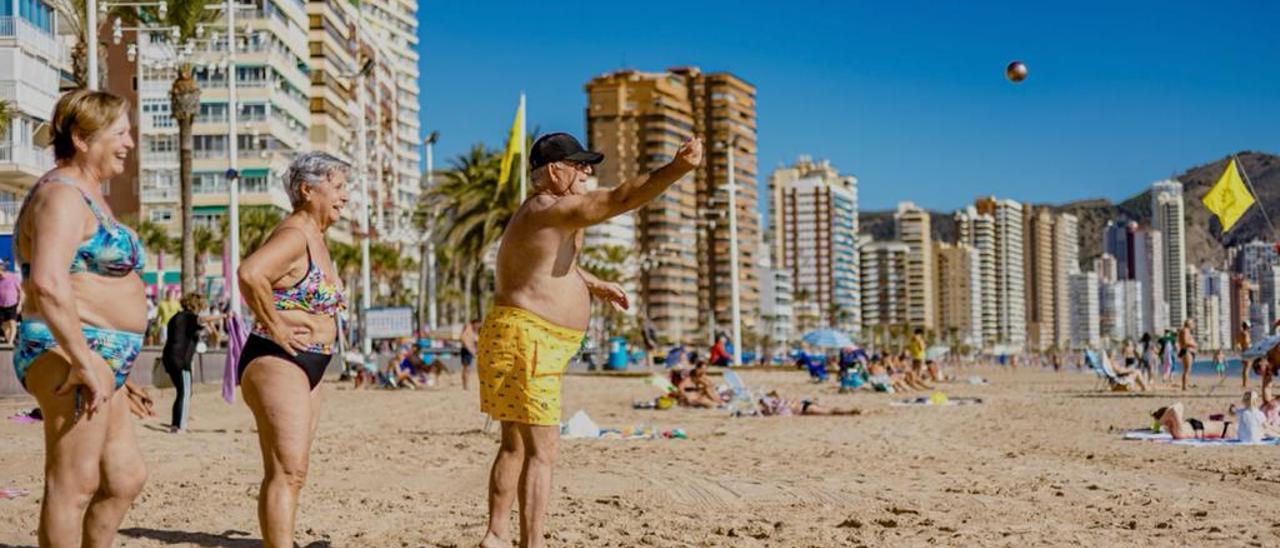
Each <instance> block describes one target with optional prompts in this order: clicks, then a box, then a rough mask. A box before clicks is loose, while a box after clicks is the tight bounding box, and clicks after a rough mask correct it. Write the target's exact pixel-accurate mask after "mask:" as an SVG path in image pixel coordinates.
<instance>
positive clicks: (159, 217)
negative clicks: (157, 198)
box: [151, 209, 173, 223]
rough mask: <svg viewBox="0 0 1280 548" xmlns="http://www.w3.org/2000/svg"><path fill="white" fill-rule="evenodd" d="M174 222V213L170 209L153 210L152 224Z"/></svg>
mask: <svg viewBox="0 0 1280 548" xmlns="http://www.w3.org/2000/svg"><path fill="white" fill-rule="evenodd" d="M172 221H173V211H172V210H168V209H153V210H151V222H153V223H169V222H172Z"/></svg>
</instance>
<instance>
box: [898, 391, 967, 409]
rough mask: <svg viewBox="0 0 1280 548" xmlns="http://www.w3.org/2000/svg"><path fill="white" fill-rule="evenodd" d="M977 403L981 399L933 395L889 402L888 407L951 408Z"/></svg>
mask: <svg viewBox="0 0 1280 548" xmlns="http://www.w3.org/2000/svg"><path fill="white" fill-rule="evenodd" d="M979 403H982V398H948V397H946V396H945V395H943V396H942V397H938V394H934V395H932V396H920V397H918V398H908V399H905V400H894V401H891V402H889V405H892V406H895V407H904V406H914V405H924V406H939V407H951V406H956V405H973V404H979Z"/></svg>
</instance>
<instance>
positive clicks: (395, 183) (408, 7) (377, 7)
mask: <svg viewBox="0 0 1280 548" xmlns="http://www.w3.org/2000/svg"><path fill="white" fill-rule="evenodd" d="M309 1H310V2H311V3H315V2H318V1H320V0H309ZM325 3H328V2H325ZM354 4H355V5H356V6H359V9H360V12H361V15H362V16H363V17H362V22H363V26H362V28H365V29H368V34H369V36H370V40H369V41H370V42H372V43H374V44H376V45H377V47H378V50H379V55H380V57H381V59H380V61H385V62H383V65H384V66H386V67H387V68H388V69H389V70H388V71H387V73H386V74H385V76H384V77H383V81H381V82H378V85H376V87H375V94H374V96H373V99H374V100H376V101H377V102H378V103H380V104H381V105H382V106H381V108H380V109H379V111H378V112H379V114H380V116H379V117H378V118H376V121H377V123H378V127H379V128H382V131H381V132H379V133H380V134H381V135H383V136H384V137H385V140H384V143H385V144H384V145H383V146H384V148H382V149H379V150H378V151H377V153H378V157H377V158H376V161H377V164H378V165H377V168H378V175H379V179H378V183H379V184H378V185H377V186H376V188H375V190H374V194H375V196H374V199H375V200H376V203H375V207H374V214H375V225H374V226H375V227H378V228H379V230H381V231H383V232H384V233H385V234H389V235H396V234H397V233H398V232H400V230H399V229H405V228H408V227H409V226H410V225H409V220H410V215H411V214H412V211H413V208H414V206H416V205H417V203H418V200H419V197H420V195H421V192H422V186H421V185H420V184H419V181H420V177H421V176H422V155H421V150H420V149H421V147H422V128H421V125H420V122H419V121H418V114H419V112H420V109H421V106H420V102H419V98H418V97H419V93H420V92H419V89H418V57H419V50H418V45H419V44H418V0H364V1H362V2H354ZM373 150H374V149H370V151H373Z"/></svg>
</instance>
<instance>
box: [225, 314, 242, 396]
mask: <svg viewBox="0 0 1280 548" xmlns="http://www.w3.org/2000/svg"><path fill="white" fill-rule="evenodd" d="M247 338H248V337H247V335H246V333H245V328H244V321H243V320H241V319H240V317H239V316H235V315H232V316H231V317H229V318H227V363H226V365H225V366H224V367H223V369H222V399H223V400H225V401H226V402H227V403H235V402H236V386H237V385H239V384H240V379H238V378H236V377H237V373H239V365H240V354H241V353H242V352H243V351H244V341H245V339H247Z"/></svg>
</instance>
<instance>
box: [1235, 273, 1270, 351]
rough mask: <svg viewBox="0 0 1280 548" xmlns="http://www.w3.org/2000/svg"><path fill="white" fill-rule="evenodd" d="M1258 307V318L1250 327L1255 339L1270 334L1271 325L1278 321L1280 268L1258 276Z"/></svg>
mask: <svg viewBox="0 0 1280 548" xmlns="http://www.w3.org/2000/svg"><path fill="white" fill-rule="evenodd" d="M1258 305H1259V306H1260V307H1261V311H1260V312H1259V318H1258V321H1254V322H1253V325H1252V326H1251V327H1252V329H1251V334H1252V335H1253V337H1254V338H1255V339H1257V338H1260V337H1262V336H1263V335H1264V334H1265V333H1268V332H1270V330H1271V326H1272V324H1274V323H1275V321H1276V320H1277V319H1280V268H1273V269H1271V270H1266V271H1263V272H1262V273H1261V274H1260V275H1259V278H1258ZM1233 327H1234V326H1233Z"/></svg>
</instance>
